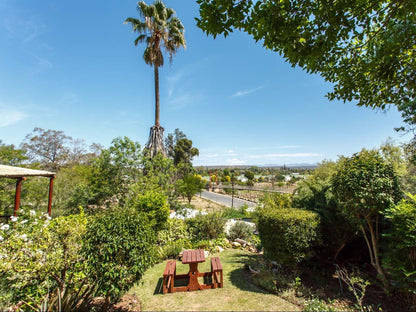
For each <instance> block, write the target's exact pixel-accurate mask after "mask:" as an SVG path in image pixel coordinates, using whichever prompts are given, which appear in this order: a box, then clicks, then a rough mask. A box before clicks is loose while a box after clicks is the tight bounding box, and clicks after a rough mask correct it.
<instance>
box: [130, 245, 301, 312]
mask: <svg viewBox="0 0 416 312" xmlns="http://www.w3.org/2000/svg"><path fill="white" fill-rule="evenodd" d="M215 256H219V257H220V260H221V264H222V266H223V271H224V288H218V289H208V290H203V291H193V292H180V293H174V294H166V295H163V294H162V292H161V285H162V275H163V271H164V268H165V265H166V262H163V263H159V264H157V265H155V266H154V267H153V268H151V269H149V270H148V271H147V272H146V274H145V275H144V276H143V279H142V282H141V284H140V285H137V286H135V287H133V288H132V289H131V290H130V291H129V293H130V294H133V293H135V294H136V295H137V297H138V298H139V300H140V303H141V308H142V310H143V311H231V310H233V311H299V310H300V308H299V307H298V306H296V305H293V304H291V303H290V302H288V301H285V300H284V299H282V298H280V297H278V296H276V295H272V294H269V293H267V292H265V291H263V290H262V289H259V288H258V287H256V286H254V285H252V284H250V283H247V282H246V281H245V279H244V278H243V276H242V275H241V271H242V270H243V266H244V263H245V262H246V261H247V260H248V259H249V258H250V257H253V255H252V254H250V253H248V252H245V251H241V250H234V249H229V250H226V251H224V252H222V253H220V254H217V255H215ZM176 267H177V274H183V273H187V271H188V266H187V265H183V264H182V263H181V262H180V261H177V265H176ZM198 270H199V271H200V272H206V271H210V261H209V257H208V259H207V260H206V261H205V262H204V263H202V264H199V266H198Z"/></svg>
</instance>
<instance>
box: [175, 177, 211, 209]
mask: <svg viewBox="0 0 416 312" xmlns="http://www.w3.org/2000/svg"><path fill="white" fill-rule="evenodd" d="M204 186H205V183H204V181H202V179H201V177H200V176H198V175H194V174H188V175H187V176H186V177H184V178H183V179H181V180H179V181H178V191H179V193H180V194H182V195H183V196H185V197H186V198H187V199H188V202H189V204H191V200H192V197H194V195H195V194H197V193H199V192H201V191H202V190H203V189H204Z"/></svg>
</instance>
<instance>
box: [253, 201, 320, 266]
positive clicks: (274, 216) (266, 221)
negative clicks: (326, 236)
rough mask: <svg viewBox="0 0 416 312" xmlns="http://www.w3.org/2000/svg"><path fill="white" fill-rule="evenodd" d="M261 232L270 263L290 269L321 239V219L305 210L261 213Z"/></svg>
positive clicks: (262, 211) (259, 228) (272, 210)
mask: <svg viewBox="0 0 416 312" xmlns="http://www.w3.org/2000/svg"><path fill="white" fill-rule="evenodd" d="M259 212H260V213H259V214H258V225H257V228H258V231H259V234H260V240H261V243H262V245H263V247H264V249H265V251H266V254H267V256H268V258H269V259H271V260H276V261H278V262H279V263H281V264H283V265H285V266H288V267H291V266H295V265H296V264H297V263H299V262H300V261H301V260H302V259H304V258H305V257H306V255H307V253H308V250H309V249H310V248H311V247H312V245H313V244H314V243H315V241H316V240H317V238H318V228H319V215H318V214H317V213H315V212H312V211H307V210H302V209H295V208H292V209H265V208H263V209H261V210H260V211H259Z"/></svg>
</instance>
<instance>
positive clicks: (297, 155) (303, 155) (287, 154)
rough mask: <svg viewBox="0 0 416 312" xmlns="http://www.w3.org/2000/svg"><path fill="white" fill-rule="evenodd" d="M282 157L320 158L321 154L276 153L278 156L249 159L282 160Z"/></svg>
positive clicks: (269, 155) (270, 155) (258, 156)
mask: <svg viewBox="0 0 416 312" xmlns="http://www.w3.org/2000/svg"><path fill="white" fill-rule="evenodd" d="M282 157H291V158H300V157H322V154H318V153H285V154H283V153H278V154H264V155H250V156H249V158H252V159H261V158H282Z"/></svg>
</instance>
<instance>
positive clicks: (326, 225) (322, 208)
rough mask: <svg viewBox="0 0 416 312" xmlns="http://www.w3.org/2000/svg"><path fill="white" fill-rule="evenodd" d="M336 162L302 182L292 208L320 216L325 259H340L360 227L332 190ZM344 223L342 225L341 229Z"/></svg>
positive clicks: (329, 163) (321, 167)
mask: <svg viewBox="0 0 416 312" xmlns="http://www.w3.org/2000/svg"><path fill="white" fill-rule="evenodd" d="M337 166H338V164H337V163H334V162H328V161H326V162H323V163H321V164H319V165H318V167H317V168H316V169H315V170H314V172H313V173H312V174H311V175H310V176H308V177H307V178H306V179H305V180H303V181H301V182H299V184H298V187H297V189H296V193H295V195H294V197H293V205H294V206H295V207H298V208H304V209H307V210H311V211H315V212H317V213H318V214H319V215H320V218H321V222H320V227H321V229H320V232H321V234H322V241H321V244H322V245H321V246H319V248H317V249H318V250H317V252H318V253H319V254H320V255H321V256H322V257H323V258H325V259H326V258H328V257H329V258H331V259H335V260H336V259H337V257H338V254H339V253H340V252H341V250H342V249H343V248H344V247H345V246H346V245H347V243H349V242H350V241H351V240H352V239H354V238H355V237H356V234H355V233H356V231H357V227H356V225H355V224H353V223H352V222H351V220H350V219H349V218H348V217H347V216H345V214H343V212H342V210H341V207H340V205H339V203H338V200H337V198H336V197H335V196H334V194H333V191H332V183H331V178H332V176H333V174H335V173H336V170H337ZM340 224H342V226H340Z"/></svg>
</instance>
